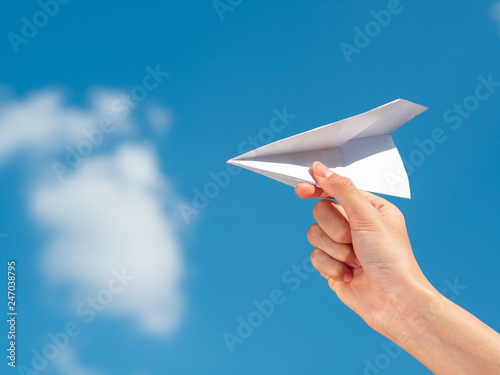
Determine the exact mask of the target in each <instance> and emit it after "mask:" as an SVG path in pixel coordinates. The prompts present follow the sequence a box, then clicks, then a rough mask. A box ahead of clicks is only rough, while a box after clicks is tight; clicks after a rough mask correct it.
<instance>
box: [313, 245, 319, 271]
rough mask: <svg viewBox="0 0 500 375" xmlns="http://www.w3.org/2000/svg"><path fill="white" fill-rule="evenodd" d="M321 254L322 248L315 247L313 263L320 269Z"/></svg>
mask: <svg viewBox="0 0 500 375" xmlns="http://www.w3.org/2000/svg"><path fill="white" fill-rule="evenodd" d="M320 256H321V250H320V249H314V250H313V251H312V253H311V263H312V265H313V266H314V268H316V269H318V265H319V263H320V262H319V259H320Z"/></svg>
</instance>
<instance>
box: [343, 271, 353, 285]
mask: <svg viewBox="0 0 500 375" xmlns="http://www.w3.org/2000/svg"><path fill="white" fill-rule="evenodd" d="M351 280H352V272H351V271H350V270H347V272H346V273H344V281H345V282H346V283H348V282H349V281H351Z"/></svg>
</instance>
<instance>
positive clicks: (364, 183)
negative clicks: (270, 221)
mask: <svg viewBox="0 0 500 375" xmlns="http://www.w3.org/2000/svg"><path fill="white" fill-rule="evenodd" d="M426 110H427V107H424V106H422V105H419V104H415V103H412V102H409V101H407V100H403V99H398V100H395V101H393V102H391V103H388V104H385V105H383V106H381V107H378V108H375V109H373V110H371V111H368V112H365V113H363V114H360V115H357V116H353V117H349V118H347V119H344V120H341V121H338V122H335V123H332V124H329V125H325V126H321V127H319V128H316V129H312V130H309V131H306V132H304V133H301V134H297V135H294V136H292V137H289V138H285V139H282V140H280V141H276V142H273V143H270V144H268V145H265V146H262V147H260V148H258V149H255V150H253V151H250V152H247V153H246V154H243V155H240V156H237V157H235V158H233V159H231V160H229V161H228V163H230V164H234V165H237V166H239V167H242V168H246V169H249V170H251V171H253V172H257V173H260V174H262V175H264V176H267V177H270V178H272V179H275V180H277V181H280V182H283V183H285V184H287V185H291V186H296V185H297V184H299V183H301V182H310V183H312V184H316V183H315V181H314V180H313V178H312V176H311V174H310V168H311V167H312V164H313V163H314V162H315V161H316V160H318V161H321V162H323V163H324V164H325V165H326V166H327V167H328V168H330V169H331V170H332V171H334V172H336V173H338V174H340V175H342V176H345V177H349V178H350V179H351V180H352V181H353V182H354V184H355V185H356V186H357V187H358V188H359V189H362V190H367V191H371V192H374V193H380V194H387V195H393V196H397V197H402V198H410V184H409V181H408V175H407V174H406V171H405V169H404V165H403V161H402V160H401V156H400V155H399V152H398V150H397V148H396V146H395V145H394V142H393V140H392V136H391V133H392V132H393V131H395V130H396V129H398V128H399V127H400V126H401V125H403V124H405V123H406V122H408V121H410V120H411V119H412V118H414V117H415V116H418V115H419V114H421V113H422V112H424V111H426Z"/></svg>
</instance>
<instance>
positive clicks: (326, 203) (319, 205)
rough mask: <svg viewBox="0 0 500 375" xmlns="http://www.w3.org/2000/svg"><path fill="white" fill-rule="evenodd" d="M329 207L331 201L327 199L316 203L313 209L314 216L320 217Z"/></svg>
mask: <svg viewBox="0 0 500 375" xmlns="http://www.w3.org/2000/svg"><path fill="white" fill-rule="evenodd" d="M329 205H330V201H329V200H327V199H323V200H321V201H319V202H318V203H316V205H315V206H314V208H313V216H314V217H317V216H318V215H320V213H321V212H322V211H324V210H325V209H327V207H328V206H329Z"/></svg>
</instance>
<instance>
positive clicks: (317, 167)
mask: <svg viewBox="0 0 500 375" xmlns="http://www.w3.org/2000/svg"><path fill="white" fill-rule="evenodd" d="M313 171H314V173H316V174H317V175H318V176H319V177H321V178H327V177H330V176H331V175H332V174H333V172H332V171H331V170H329V169H328V168H327V167H326V166H325V165H324V164H323V163H321V162H319V161H315V162H314V163H313Z"/></svg>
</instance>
